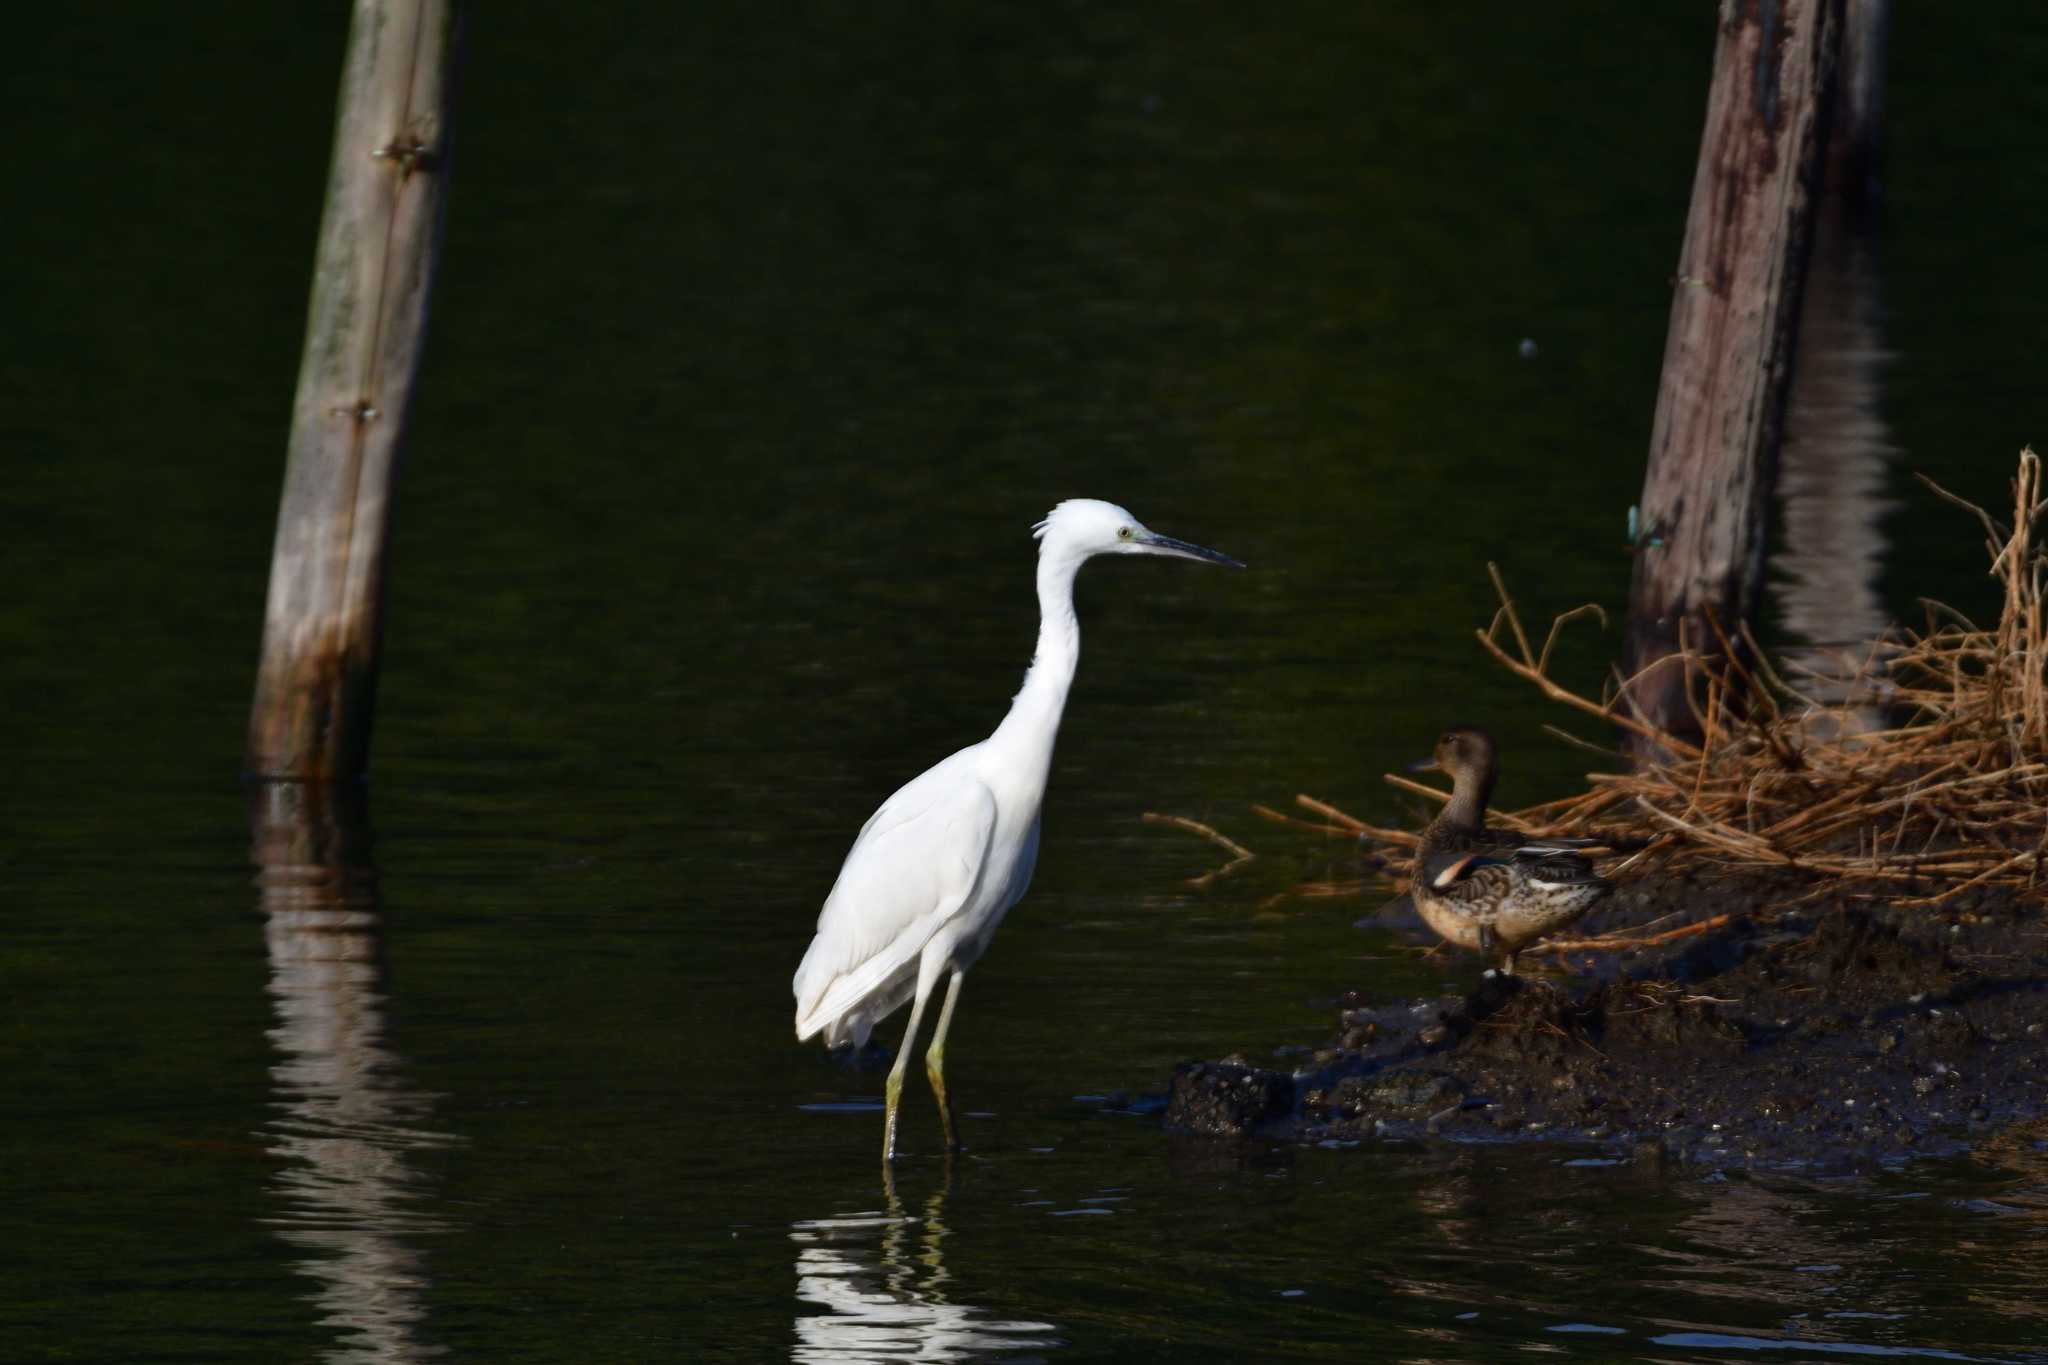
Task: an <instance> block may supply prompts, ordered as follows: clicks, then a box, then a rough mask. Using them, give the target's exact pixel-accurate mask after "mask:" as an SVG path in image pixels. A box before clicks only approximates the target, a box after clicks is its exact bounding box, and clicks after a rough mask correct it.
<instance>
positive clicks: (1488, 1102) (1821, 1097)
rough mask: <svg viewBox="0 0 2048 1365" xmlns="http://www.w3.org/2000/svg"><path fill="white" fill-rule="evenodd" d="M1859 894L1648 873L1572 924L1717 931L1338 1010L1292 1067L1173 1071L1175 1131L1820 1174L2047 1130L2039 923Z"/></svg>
mask: <svg viewBox="0 0 2048 1365" xmlns="http://www.w3.org/2000/svg"><path fill="white" fill-rule="evenodd" d="M1858 890H1859V888H1856V887H1852V886H1843V887H1840V888H1834V887H1830V888H1829V889H1828V890H1827V892H1825V893H1824V894H1822V895H1820V896H1814V895H1813V894H1812V893H1813V884H1812V882H1811V881H1810V880H1806V879H1801V878H1798V877H1795V876H1793V875H1790V874H1779V873H1768V872H1759V873H1743V874H1736V875H1727V874H1716V873H1711V872H1701V871H1693V872H1688V873H1666V874H1659V875H1652V876H1648V877H1644V878H1642V879H1640V880H1638V881H1636V882H1634V883H1631V884H1630V885H1628V886H1625V887H1623V888H1622V889H1621V890H1620V891H1618V892H1617V893H1616V894H1615V896H1614V897H1613V898H1611V900H1610V901H1609V902H1607V903H1606V904H1605V905H1604V906H1603V907H1602V908H1601V910H1599V911H1597V912H1596V915H1595V919H1594V923H1593V924H1590V925H1588V926H1586V927H1587V928H1588V929H1589V930H1593V929H1595V928H1596V927H1597V928H1604V929H1606V930H1609V931H1611V930H1613V929H1615V928H1617V927H1619V926H1621V925H1625V924H1642V923H1644V922H1646V921H1649V920H1653V919H1656V920H1660V922H1661V923H1664V924H1670V923H1677V922H1683V921H1704V920H1708V919H1711V918H1713V917H1715V916H1719V915H1728V916H1730V919H1729V922H1728V923H1726V924H1724V925H1721V926H1718V927H1716V928H1714V929H1711V930H1709V931H1708V932H1705V933H1701V934H1698V935H1696V936H1692V937H1688V938H1681V939H1675V940H1672V941H1669V942H1666V943H1661V944H1656V945H1652V946H1649V947H1644V948H1638V949H1632V950H1630V951H1628V952H1626V953H1619V954H1615V953H1608V954H1600V955H1594V954H1572V955H1566V957H1565V960H1564V961H1563V962H1562V963H1559V964H1558V966H1559V967H1561V968H1562V970H1561V971H1555V972H1551V971H1546V972H1543V973H1542V974H1537V972H1533V971H1531V969H1532V968H1539V969H1540V968H1541V967H1543V965H1544V964H1546V963H1548V962H1555V961H1556V959H1554V958H1550V957H1548V955H1541V954H1534V953H1531V954H1525V955H1524V957H1523V959H1522V964H1523V974H1522V975H1520V976H1512V977H1504V976H1501V975H1498V974H1495V973H1492V972H1487V973H1485V974H1483V975H1481V976H1480V977H1479V979H1478V984H1477V986H1476V987H1475V988H1474V989H1472V990H1470V991H1469V992H1466V993H1463V994H1458V993H1450V994H1445V995H1443V996H1440V997H1435V998H1430V999H1423V1000H1404V1001H1385V1000H1374V999H1369V998H1366V997H1364V996H1362V995H1360V994H1359V993H1357V992H1352V993H1349V994H1347V995H1345V996H1344V997H1343V998H1342V999H1341V1000H1339V1001H1338V1002H1336V1005H1337V1009H1336V1021H1335V1031H1334V1033H1333V1035H1332V1036H1331V1038H1330V1039H1329V1040H1328V1042H1327V1043H1325V1044H1324V1045H1323V1046H1322V1047H1321V1048H1319V1049H1317V1050H1315V1051H1314V1052H1313V1053H1312V1054H1311V1056H1310V1057H1309V1058H1306V1059H1304V1060H1305V1061H1306V1062H1307V1065H1305V1066H1304V1067H1302V1068H1300V1069H1295V1070H1288V1069H1281V1068H1279V1067H1269V1066H1260V1065H1254V1064H1252V1063H1251V1062H1250V1061H1248V1060H1247V1059H1246V1058H1244V1057H1233V1058H1230V1059H1226V1060H1225V1061H1222V1062H1193V1063H1188V1064H1186V1065H1183V1066H1182V1067H1181V1068H1180V1069H1179V1070H1178V1071H1177V1072H1176V1073H1175V1076H1174V1078H1173V1085H1172V1091H1171V1095H1170V1099H1169V1102H1168V1108H1167V1115H1166V1123H1167V1126H1168V1128H1169V1129H1172V1130H1177V1131H1182V1132H1193V1133H1201V1134H1207V1135H1210V1136H1221V1137H1252V1138H1268V1139H1278V1140H1285V1141H1296V1142H1350V1141H1356V1140H1364V1139H1379V1140H1392V1141H1403V1140H1414V1139H1421V1138H1427V1137H1430V1136H1441V1137H1444V1138H1451V1139H1466V1140H1472V1139H1493V1140H1500V1139H1510V1138H1517V1139H1540V1140H1547V1141H1562V1142H1577V1143H1592V1144H1598V1145H1600V1146H1602V1147H1605V1148H1608V1149H1611V1151H1612V1154H1614V1155H1616V1156H1630V1155H1633V1156H1636V1157H1639V1158H1655V1159H1664V1158H1667V1157H1668V1158H1672V1159H1677V1160H1683V1161H1688V1162H1698V1163H1705V1164H1708V1165H1712V1166H1717V1167H1729V1166H1743V1165H1760V1166H1780V1167H1799V1168H1821V1169H1834V1168H1842V1167H1858V1166H1867V1165H1871V1164H1875V1163H1883V1162H1887V1161H1893V1160H1897V1159H1900V1158H1903V1157H1907V1156H1911V1155H1916V1154H1938V1153H1946V1152H1952V1151H1955V1150H1958V1149H1959V1148H1961V1147H1964V1146H1967V1145H1969V1144H1971V1143H1973V1142H1975V1141H1978V1140H1980V1139H1981V1138H1983V1137H1985V1136H1987V1135H1989V1134H1990V1133H1991V1132H1992V1131H1993V1130H1995V1129H1997V1128H2000V1127H2003V1126H2005V1125H2008V1124H2011V1123H2014V1122H2017V1121H2020V1120H2025V1119H2031V1118H2036V1117H2039V1116H2041V1115H2043V1114H2048V922H2044V920H2043V918H2042V914H2041V911H2040V909H2039V908H2038V907H2036V906H2034V905H2031V904H2029V903H2027V902H2025V901H2024V900H2022V899H2021V898H2020V897H2018V896H2016V895H2014V894H2013V893H2012V892H2010V891H2007V890H1998V889H1990V890H1986V891H1984V892H1983V893H1982V894H1969V893H1966V894H1965V895H1963V896H1958V897H1955V898H1953V899H1952V900H1951V901H1950V902H1948V903H1945V904H1943V905H1942V906H1940V907H1939V908H1936V909H1930V908H1928V907H1926V906H1924V905H1923V906H1913V907H1894V906H1891V905H1888V904H1886V903H1884V902H1881V901H1872V900H1868V899H1862V898H1859V897H1858V895H1857V893H1858ZM1674 915H1675V916H1676V917H1677V918H1676V919H1672V918H1667V917H1671V916H1674ZM1446 951H1448V950H1446ZM1461 961H1462V962H1470V961H1471V959H1469V958H1463V959H1461ZM1473 967H1476V963H1475V964H1473ZM1458 970H1464V971H1467V972H1469V971H1471V970H1472V968H1471V967H1461V968H1459V969H1458Z"/></svg>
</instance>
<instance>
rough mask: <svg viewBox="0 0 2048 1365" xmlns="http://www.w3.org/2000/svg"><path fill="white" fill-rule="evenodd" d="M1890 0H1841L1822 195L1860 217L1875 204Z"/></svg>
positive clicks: (1850, 215) (1849, 214)
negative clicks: (1837, 76)
mask: <svg viewBox="0 0 2048 1365" xmlns="http://www.w3.org/2000/svg"><path fill="white" fill-rule="evenodd" d="M1891 31H1892V3H1891V0H1847V3H1846V5H1845V6H1844V8H1843V12H1842V62H1841V71H1842V74H1841V78H1840V83H1839V85H1838V86H1837V88H1836V95H1835V108H1834V116H1833V117H1832V118H1831V119H1829V121H1828V122H1829V125H1830V131H1829V134H1828V152H1827V158H1828V161H1827V172H1826V176H1825V186H1826V192H1827V201H1828V203H1829V204H1830V205H1831V206H1832V207H1834V208H1838V209H1840V210H1842V211H1843V212H1844V213H1845V215H1846V216H1847V217H1848V219H1849V220H1850V221H1851V222H1857V223H1860V222H1862V221H1864V220H1866V219H1867V218H1868V217H1869V216H1870V215H1871V214H1873V213H1875V212H1876V210H1877V206H1878V199H1879V197H1880V195H1879V183H1878V154H1879V153H1880V152H1881V151H1882V150H1883V149H1884V69H1885V62H1886V58H1887V57H1888V55H1889V51H1890V47H1891Z"/></svg>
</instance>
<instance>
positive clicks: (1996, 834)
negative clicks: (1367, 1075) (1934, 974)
mask: <svg viewBox="0 0 2048 1365" xmlns="http://www.w3.org/2000/svg"><path fill="white" fill-rule="evenodd" d="M1922 482H1923V483H1926V484H1927V486H1928V487H1929V488H1930V489H1932V490H1933V491H1934V492H1935V493H1936V494H1937V495H1938V496H1940V497H1941V498H1943V499H1945V500H1946V501H1948V502H1951V503H1954V504H1955V505H1957V506H1959V507H1962V508H1964V509H1966V510H1968V511H1969V512H1971V513H1973V514H1974V515H1975V516H1976V517H1977V518H1978V520H1979V521H1980V522H1981V523H1982V525H1983V527H1984V531H1985V536H1986V549H1987V550H1988V552H1989V553H1990V556H1991V574H1992V576H1993V577H1995V578H1997V579H1998V580H1999V581H2000V583H2001V585H2002V586H2003V589H2004V602H2003V605H2002V608H2001V611H2000V613H1999V619H1998V624H1997V625H1996V627H1993V628H1984V627H1980V626H1977V625H1975V624H1974V623H1972V622H1971V621H1969V620H1968V619H1966V618H1965V617H1964V616H1963V615H1962V614H1961V613H1959V612H1957V611H1955V610H1954V609H1952V608H1950V607H1946V606H1943V605H1941V604H1939V603H1934V602H1928V603H1927V604H1926V606H1927V621H1926V625H1925V627H1924V628H1923V629H1920V630H1904V631H1899V632H1897V633H1895V634H1893V635H1891V636H1888V637H1887V638H1885V639H1882V640H1878V641H1874V642H1872V643H1871V644H1870V646H1869V647H1868V648H1866V649H1864V650H1863V651H1861V654H1860V658H1857V659H1854V660H1853V661H1848V662H1846V663H1845V666H1842V667H1835V668H1829V667H1825V666H1822V665H1819V664H1816V663H1814V662H1811V661H1807V662H1802V663H1799V664H1796V665H1795V664H1787V663H1786V662H1784V661H1782V660H1781V661H1780V662H1778V663H1773V661H1772V659H1771V657H1770V655H1769V654H1768V653H1767V652H1766V651H1765V650H1764V649H1762V648H1761V647H1760V646H1759V645H1758V644H1757V642H1756V640H1755V638H1754V637H1753V636H1751V635H1750V634H1749V632H1748V631H1747V629H1744V630H1742V631H1741V632H1739V634H1740V639H1739V641H1738V640H1732V639H1730V638H1729V636H1728V634H1727V633H1726V632H1724V631H1722V630H1721V629H1720V628H1719V627H1718V626H1715V627H1714V628H1713V633H1714V636H1715V638H1714V639H1713V640H1711V641H1698V642H1694V641H1688V642H1686V643H1685V646H1684V648H1683V650H1682V661H1683V664H1684V666H1685V668H1686V669H1687V672H1688V682H1689V684H1690V685H1689V687H1688V689H1687V691H1688V695H1689V696H1691V697H1692V698H1693V699H1694V706H1695V710H1694V719H1695V721H1696V722H1697V725H1698V733H1697V736H1696V737H1685V736H1680V735H1675V734H1672V733H1669V732H1668V731H1665V730H1663V729H1660V728H1658V727H1655V726H1652V725H1650V724H1648V723H1646V722H1645V721H1644V720H1642V719H1641V718H1640V717H1638V716H1636V715H1633V714H1631V713H1630V712H1629V710H1628V707H1627V702H1626V697H1627V690H1628V683H1627V680H1625V679H1620V678H1615V679H1612V680H1611V683H1610V686H1609V687H1608V688H1607V690H1606V692H1605V693H1604V694H1603V696H1602V697H1600V698H1599V699H1598V700H1595V699H1593V698H1590V697H1587V696H1584V695H1582V694H1580V693H1578V692H1575V691H1573V690H1572V689H1570V688H1568V687H1566V686H1564V685H1563V684H1561V683H1559V682H1558V681H1556V679H1554V678H1553V677H1551V675H1550V656H1551V651H1552V649H1553V647H1554V646H1555V644H1556V642H1557V638H1558V633H1559V631H1560V630H1561V629H1562V628H1563V627H1564V626H1565V625H1566V624H1568V623H1569V622H1570V621H1572V620H1573V619H1574V618H1576V617H1580V616H1584V615H1592V614H1598V612H1599V609H1598V608H1597V607H1580V608H1578V609H1577V610H1575V611H1571V612H1566V613H1565V614H1563V615H1562V616H1559V617H1558V618H1557V619H1556V620H1554V621H1553V622H1552V623H1551V627H1550V632H1549V635H1548V636H1547V637H1546V638H1545V640H1544V642H1543V648H1542V649H1541V650H1540V651H1537V650H1534V649H1532V648H1531V646H1530V642H1529V636H1528V634H1527V632H1526V631H1525V630H1524V629H1523V626H1522V621H1521V618H1520V616H1519V615H1518V614H1517V612H1516V610H1515V604H1514V601H1513V599H1512V598H1511V597H1510V596H1509V595H1508V592H1507V588H1506V585H1505V584H1503V583H1502V582H1501V578H1500V574H1499V572H1498V570H1495V569H1493V567H1492V566H1491V565H1489V566H1488V568H1489V571H1490V572H1492V574H1493V581H1494V586H1495V589H1496V590H1497V591H1498V592H1499V594H1500V601H1501V605H1500V609H1499V611H1498V612H1496V613H1495V616H1494V620H1493V622H1492V624H1491V625H1490V626H1488V627H1487V629H1485V630H1483V631H1480V632H1478V637H1479V643H1480V645H1481V646H1482V647H1484V648H1485V649H1486V650H1487V651H1488V652H1489V653H1490V654H1492V655H1493V656H1494V658H1496V659H1497V660H1499V661H1500V663H1501V664H1503V665H1504V666H1505V667H1507V668H1508V669H1509V670H1510V671H1512V672H1514V673H1516V674H1517V675H1519V676H1521V677H1523V678H1526V679H1527V680H1528V681H1529V682H1531V683H1532V684H1534V685H1535V686H1537V687H1538V688H1540V689H1542V691H1543V692H1544V694H1545V695H1546V696H1549V697H1550V698H1552V699H1553V700H1555V701H1559V702H1562V703H1564V704H1566V705H1568V706H1571V707H1574V708H1576V709H1578V710H1580V711H1584V712H1586V713H1587V714H1589V715H1593V716H1596V717H1598V718H1600V719H1601V720H1603V721H1605V722H1607V723H1609V724H1610V725H1613V726H1615V727H1617V728H1619V729H1621V730H1624V731H1628V732H1630V733H1631V734H1632V735H1634V736H1635V737H1636V738H1637V740H1639V741H1641V743H1639V744H1638V745H1637V746H1636V747H1637V748H1638V751H1639V752H1648V753H1650V754H1653V755H1655V756H1654V757H1651V758H1647V759H1642V760H1639V761H1638V763H1637V764H1636V766H1635V767H1633V768H1631V769H1629V770H1628V771H1624V772H1596V773H1591V774H1589V775H1588V778H1587V781H1588V787H1587V790H1585V791H1583V792H1580V793H1578V794H1577V795H1574V796H1570V797H1566V798H1564V799H1562V800H1558V801H1551V802H1547V803H1545V804H1543V805H1540V806H1532V807H1530V808H1528V809H1526V810H1521V811H1515V812H1512V813H1503V814H1501V815H1500V816H1498V817H1497V818H1498V819H1499V820H1500V822H1501V823H1503V824H1506V825H1509V826H1512V827H1515V828H1519V829H1524V830H1527V831H1529V832H1532V833H1541V834H1559V835H1564V834H1575V835H1586V834H1595V835H1606V836H1611V837H1614V838H1617V839H1619V838H1624V837H1642V836H1645V835H1658V836H1663V837H1661V838H1660V839H1659V840H1658V843H1657V845H1656V847H1655V849H1654V851H1653V852H1652V854H1651V855H1650V856H1651V857H1652V858H1653V859H1655V860H1659V861H1661V862H1662V863H1663V864H1664V865H1666V866H1672V865H1683V864H1686V863H1712V864H1719V865H1723V866H1738V867H1772V866H1775V867H1784V868H1790V869H1796V870H1800V871H1804V872H1808V873H1812V874H1815V875H1817V876H1828V877H1841V878H1850V879H1854V880H1857V881H1866V882H1877V883H1884V884H1886V890H1887V893H1888V894H1889V896H1890V898H1891V899H1893V900H1895V901H1899V902H1906V903H1914V902H1917V903H1934V902H1940V901H1945V900H1948V899H1949V898H1951V897H1953V896H1955V895H1957V894H1958V893H1960V892H1962V891H1964V890H1966V889H1968V888H1970V887H1973V886H1982V885H1986V884H1998V885H2003V886H2009V887H2014V888H2020V889H2023V890H2025V891H2026V892H2028V893H2031V894H2034V895H2037V896H2038V895H2048V879H2044V877H2043V861H2044V858H2048V671H2044V670H2048V614H2044V611H2043V588H2044V583H2048V553H2044V552H2043V551H2042V550H2041V549H2038V548H2037V547H2036V545H2035V542H2034V537H2033V529H2034V524H2035V522H2036V520H2037V519H2038V518H2039V516H2040V514H2041V513H2042V512H2043V510H2048V499H2044V498H2043V496H2042V489H2041V462H2040V459H2039V457H2038V456H2036V455H2035V454H2034V452H2033V451H2032V450H2026V451H2022V452H2021V454H2020V461H2019V470H2018V473H2017V474H2016V475H2015V476H2014V478H2013V483H2012V493H2013V517H2012V521H2011V524H2010V525H2004V524H2001V523H2000V522H1998V521H1997V520H1996V519H1995V518H1993V517H1992V516H1991V515H1990V514H1989V513H1987V512H1986V511H1985V510H1984V509H1983V508H1981V507H1979V506H1977V505H1976V504H1974V503H1971V502H1968V501H1966V500H1965V499H1962V498H1959V497H1957V496H1956V495H1955V494H1953V493H1950V492H1948V491H1947V490H1945V489H1942V488H1940V487H1938V486H1937V485H1935V484H1933V483H1932V482H1931V481H1928V480H1926V479H1922ZM1546 728H1547V729H1550V730H1551V732H1552V733H1554V734H1557V735H1559V736H1560V737H1562V738H1565V739H1567V740H1570V741H1571V742H1572V743H1575V744H1579V745H1582V746H1583V747H1587V748H1591V749H1594V750H1595V751H1596V752H1600V753H1601V754H1602V755H1603V756H1606V757H1613V756H1614V755H1613V753H1612V751H1611V750H1608V749H1606V748H1603V747H1602V746H1600V745H1595V744H1590V743H1588V742H1586V741H1584V740H1581V739H1578V738H1576V737H1574V736H1570V735H1567V734H1565V733H1564V732H1563V731H1560V730H1557V729H1556V727H1546ZM1387 780H1388V781H1389V782H1392V783H1394V784H1396V785H1398V786H1401V787H1404V788H1408V789H1410V790H1414V791H1417V792H1422V793H1425V794H1427V795H1430V796H1432V797H1436V798H1438V799H1441V798H1442V797H1443V796H1444V795H1445V794H1444V793H1442V792H1438V791H1435V790H1433V789H1431V788H1428V787H1424V786H1421V785H1419V784H1417V783H1413V782H1410V781H1408V780H1407V779H1406V778H1402V777H1398V776H1395V775H1393V774H1388V776H1387ZM1313 804H1314V805H1320V803H1313ZM1323 813H1324V814H1325V816H1326V817H1333V818H1337V819H1338V820H1339V821H1340V823H1341V824H1343V825H1344V826H1345V827H1347V828H1351V829H1352V830H1353V832H1355V833H1357V834H1359V835H1361V836H1363V839H1362V841H1363V842H1366V843H1368V844H1379V845H1381V846H1383V847H1384V848H1385V849H1386V851H1387V852H1389V853H1393V854H1399V853H1401V852H1403V851H1405V846H1406V845H1408V844H1410V843H1412V836H1409V835H1405V834H1403V833H1401V832H1399V831H1392V830H1379V829H1372V828H1369V827H1367V826H1365V825H1364V824H1363V823H1362V822H1358V821H1353V820H1350V819H1349V817H1345V816H1343V815H1342V813H1341V812H1336V811H1333V810H1331V809H1330V808H1328V807H1323ZM1271 814H1277V812H1271Z"/></svg>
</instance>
